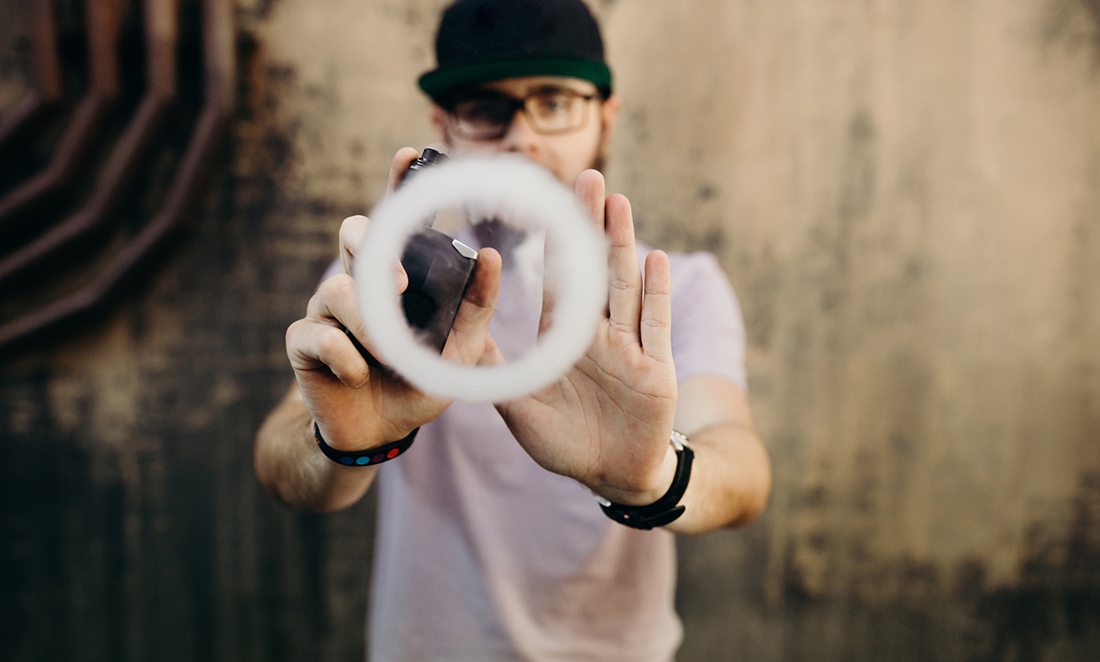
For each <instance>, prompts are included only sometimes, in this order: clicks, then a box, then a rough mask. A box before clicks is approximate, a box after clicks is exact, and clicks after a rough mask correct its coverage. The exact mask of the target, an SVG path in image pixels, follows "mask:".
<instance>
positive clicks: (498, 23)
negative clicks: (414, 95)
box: [420, 0, 611, 103]
mask: <svg viewBox="0 0 1100 662" xmlns="http://www.w3.org/2000/svg"><path fill="white" fill-rule="evenodd" d="M435 57H436V62H437V63H438V66H437V67H436V68H435V69H433V70H432V71H429V72H427V73H425V74H424V75H423V76H421V77H420V89H422V90H424V92H425V93H427V95H428V96H430V97H431V98H432V99H434V100H435V101H436V102H437V103H445V102H446V101H447V99H448V98H449V97H450V96H451V95H452V94H453V93H454V92H457V91H459V90H463V89H467V88H469V87H472V86H474V85H479V84H481V83H488V82H490V81H494V80H501V79H503V78H516V77H518V76H571V77H573V78H582V79H584V80H589V81H592V82H593V83H595V85H596V88H597V89H598V90H599V91H600V94H601V95H603V97H604V98H606V97H607V96H609V95H610V94H611V70H610V69H609V68H608V67H607V63H606V62H604V53H603V39H602V38H601V37H600V27H599V25H598V24H597V23H596V19H595V18H593V16H592V13H591V12H590V11H588V7H587V6H585V4H584V2H582V1H581V0H458V1H457V2H455V3H454V4H452V5H451V6H450V7H448V8H447V9H446V10H444V12H443V18H442V19H441V20H440V22H439V32H438V33H436V37H435Z"/></svg>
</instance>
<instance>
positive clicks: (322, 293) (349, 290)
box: [314, 273, 355, 301]
mask: <svg viewBox="0 0 1100 662" xmlns="http://www.w3.org/2000/svg"><path fill="white" fill-rule="evenodd" d="M314 296H315V297H322V298H323V299H324V300H326V301H332V300H334V299H335V300H339V299H344V298H346V297H353V296H355V280H354V279H353V278H352V277H351V276H350V275H348V274H343V273H340V274H336V275H334V276H330V277H328V278H327V279H325V282H323V283H321V287H319V288H318V289H317V294H315V295H314Z"/></svg>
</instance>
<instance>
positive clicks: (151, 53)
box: [0, 0, 179, 285]
mask: <svg viewBox="0 0 1100 662" xmlns="http://www.w3.org/2000/svg"><path fill="white" fill-rule="evenodd" d="M143 7H144V22H145V25H144V28H145V50H146V53H147V56H148V66H147V67H146V79H147V80H146V91H145V95H144V97H142V100H141V102H140V103H139V104H138V108H137V111H135V113H134V116H133V118H132V119H131V120H130V123H129V124H128V125H127V127H126V130H125V131H124V132H123V134H122V136H121V138H120V139H119V142H118V144H117V145H116V146H115V149H114V151H112V152H111V155H110V157H109V158H108V159H107V164H106V165H105V167H104V169H103V173H102V174H101V175H100V178H99V183H98V185H97V186H96V189H95V191H94V192H93V193H92V195H91V197H90V198H89V199H88V202H87V204H85V205H84V207H83V208H81V209H80V210H79V211H77V212H76V213H75V214H73V215H71V216H69V217H68V218H66V219H65V220H64V221H62V222H61V223H60V224H58V225H57V226H55V227H53V228H52V229H50V230H49V231H48V232H47V233H46V234H44V235H42V236H41V237H39V238H38V239H36V240H35V241H34V242H32V243H30V244H28V245H27V246H24V247H23V248H21V249H19V250H18V251H16V252H15V253H12V254H11V255H9V256H7V257H5V258H3V259H0V285H2V284H3V283H4V281H6V280H7V279H9V278H11V277H12V276H15V275H16V274H18V273H20V272H22V271H24V270H26V269H28V268H30V267H37V266H46V263H47V262H48V261H49V259H50V258H51V257H54V256H57V255H58V254H59V253H61V252H63V251H64V249H65V248H66V247H67V246H71V245H72V244H74V243H75V242H76V241H77V240H79V239H81V238H83V237H85V236H87V235H88V234H89V233H91V232H92V231H94V230H96V229H98V228H100V227H102V226H103V224H104V222H105V221H106V220H107V219H108V218H109V217H110V215H111V213H112V212H113V211H114V210H115V209H116V208H117V206H118V203H119V202H120V201H121V199H122V198H123V196H124V195H125V194H126V191H127V189H128V187H129V185H130V184H131V182H132V181H133V179H134V175H135V174H136V170H137V167H138V165H139V164H140V163H141V161H142V160H143V159H144V158H145V156H146V154H147V153H148V151H149V148H150V147H151V146H152V144H153V141H154V140H155V138H156V136H157V135H158V134H159V132H160V129H161V127H162V125H163V121H164V118H165V116H166V114H167V111H168V109H169V108H170V107H171V105H172V104H173V103H174V101H175V97H176V46H177V42H178V41H179V27H178V26H179V12H178V9H179V5H178V2H177V0H145V1H144V5H143Z"/></svg>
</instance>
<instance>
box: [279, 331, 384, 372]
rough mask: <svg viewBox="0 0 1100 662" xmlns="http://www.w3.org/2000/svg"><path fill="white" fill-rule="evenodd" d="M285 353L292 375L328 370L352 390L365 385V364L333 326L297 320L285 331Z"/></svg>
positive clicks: (346, 338)
mask: <svg viewBox="0 0 1100 662" xmlns="http://www.w3.org/2000/svg"><path fill="white" fill-rule="evenodd" d="M286 354H287V357H288V358H289V359H290V365H291V367H292V368H294V372H295V373H300V372H311V371H316V370H318V369H321V368H328V369H329V371H331V372H332V374H333V375H335V376H336V378H337V379H339V380H340V381H341V382H343V383H344V384H346V385H347V386H350V387H351V388H362V387H363V386H365V385H366V383H367V376H368V368H367V362H366V361H365V360H364V359H363V357H362V356H360V354H359V352H357V351H356V350H355V347H354V346H353V345H352V344H351V341H350V340H348V337H347V336H346V335H345V334H344V332H343V331H341V330H340V329H338V328H337V327H335V326H331V325H328V324H318V323H316V322H313V321H311V320H308V319H300V320H298V321H297V322H295V323H293V324H291V325H290V328H288V329H287V330H286Z"/></svg>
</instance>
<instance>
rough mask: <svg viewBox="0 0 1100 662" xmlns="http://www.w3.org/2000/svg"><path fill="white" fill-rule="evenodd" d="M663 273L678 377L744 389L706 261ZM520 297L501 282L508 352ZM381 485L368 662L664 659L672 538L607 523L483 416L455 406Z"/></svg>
mask: <svg viewBox="0 0 1100 662" xmlns="http://www.w3.org/2000/svg"><path fill="white" fill-rule="evenodd" d="M468 243H471V242H468ZM638 252H639V257H640V260H644V257H645V255H646V253H648V252H649V248H648V247H644V246H639V249H638ZM670 261H671V265H672V292H673V296H672V313H673V326H672V345H673V356H674V360H675V364H676V373H677V378H678V379H679V380H680V381H682V380H684V379H686V378H687V377H690V376H693V375H699V374H712V375H717V376H719V377H723V378H725V379H727V380H729V381H730V382H732V383H734V384H736V385H738V386H739V387H741V388H742V389H745V388H746V384H745V370H744V346H745V337H744V335H745V334H744V326H743V323H742V319H741V312H740V308H739V307H738V303H737V299H736V297H735V296H734V293H733V290H732V289H731V288H730V286H729V282H728V281H727V279H726V277H725V275H724V274H723V273H722V271H721V269H720V268H719V267H718V264H717V262H716V261H715V259H714V257H713V256H711V255H710V254H707V253H695V254H691V255H682V254H673V255H670ZM523 289H524V286H523V285H522V279H517V278H513V279H505V281H504V283H503V284H502V289H501V294H500V300H499V303H498V309H497V313H496V314H495V315H494V317H493V322H492V327H491V333H492V334H493V337H494V339H495V340H496V341H497V343H498V345H500V346H501V347H502V349H503V351H504V352H505V354H506V355H508V353H509V351H512V352H513V354H515V353H516V352H517V350H521V348H523V347H526V346H527V345H528V343H530V342H532V341H533V340H534V334H535V330H536V329H537V320H538V315H539V308H540V302H539V300H538V298H537V297H531V296H529V295H530V294H531V292H530V291H529V289H530V288H529V287H528V288H527V290H528V291H526V292H523V291H522V290H523ZM525 294H526V295H528V296H525ZM378 483H379V490H380V491H379V515H378V532H377V537H376V549H375V563H374V578H373V590H372V599H371V610H370V617H369V621H370V633H369V646H370V659H371V660H373V661H374V662H390V661H402V662H404V661H408V660H448V661H453V662H461V661H465V660H470V661H474V660H476V661H478V662H484V661H486V660H569V661H571V662H575V661H578V660H600V661H608V660H623V661H630V662H644V661H649V660H652V661H655V662H656V661H661V662H665V661H667V660H671V659H672V658H673V656H674V654H675V651H676V649H677V647H678V646H679V643H680V639H681V636H682V629H681V625H680V621H679V618H678V617H677V616H676V613H675V611H674V604H673V602H674V596H675V586H676V562H675V548H674V546H673V537H672V534H671V533H669V532H668V531H665V530H654V531H639V530H635V529H631V528H628V527H625V526H622V525H619V524H617V523H615V522H612V521H611V520H610V519H608V518H607V516H606V515H604V514H603V512H602V511H601V510H600V508H599V505H598V504H597V503H596V500H595V498H594V497H593V495H592V493H591V492H590V491H589V490H588V489H587V488H585V487H584V486H582V485H581V484H580V483H577V482H576V481H574V480H572V479H569V478H565V477H563V476H558V475H556V474H552V473H550V472H548V471H546V470H544V469H542V468H541V467H539V466H538V465H537V464H535V462H534V460H532V459H531V458H530V457H529V456H528V455H527V454H526V453H525V452H524V451H523V449H522V448H521V447H520V446H519V444H518V443H517V442H516V441H515V439H514V438H513V437H512V435H511V433H510V432H509V431H508V428H507V427H506V426H505V424H504V421H503V420H502V419H501V418H500V416H499V414H497V412H496V410H495V409H494V408H493V406H492V405H489V404H467V403H458V402H456V403H454V404H452V405H451V406H450V407H449V408H448V409H447V411H446V412H444V413H443V415H442V416H440V417H439V418H438V419H436V420H435V421H433V422H431V423H429V424H428V425H425V426H424V427H423V428H422V429H421V430H420V433H419V435H418V436H417V438H416V442H415V443H414V445H413V446H412V448H411V449H410V450H409V451H408V452H406V453H405V454H404V455H402V457H401V458H400V459H399V460H397V461H394V462H390V463H388V464H386V465H385V466H383V467H381V468H380V469H379V476H378Z"/></svg>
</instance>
